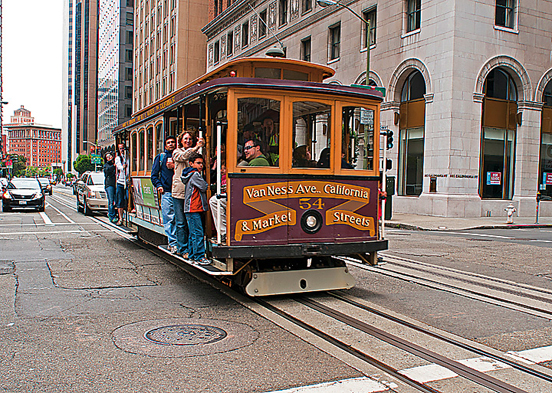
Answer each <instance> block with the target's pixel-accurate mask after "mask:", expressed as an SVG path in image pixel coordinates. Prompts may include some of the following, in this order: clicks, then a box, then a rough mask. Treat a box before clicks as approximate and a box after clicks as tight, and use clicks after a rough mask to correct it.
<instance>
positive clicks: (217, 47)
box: [213, 41, 220, 64]
mask: <svg viewBox="0 0 552 393" xmlns="http://www.w3.org/2000/svg"><path fill="white" fill-rule="evenodd" d="M213 55H214V60H215V64H218V62H219V61H220V41H217V42H215V48H214V54H213Z"/></svg>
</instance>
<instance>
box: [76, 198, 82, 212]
mask: <svg viewBox="0 0 552 393" xmlns="http://www.w3.org/2000/svg"><path fill="white" fill-rule="evenodd" d="M77 211H78V212H79V213H80V212H82V209H81V206H80V201H79V196H78V195H77Z"/></svg>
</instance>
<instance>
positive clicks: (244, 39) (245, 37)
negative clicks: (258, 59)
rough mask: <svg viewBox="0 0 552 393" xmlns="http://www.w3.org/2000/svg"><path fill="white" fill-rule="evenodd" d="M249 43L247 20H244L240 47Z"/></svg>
mask: <svg viewBox="0 0 552 393" xmlns="http://www.w3.org/2000/svg"><path fill="white" fill-rule="evenodd" d="M248 44H249V22H245V23H244V24H243V25H242V45H241V46H242V48H245V47H246V46H247V45H248Z"/></svg>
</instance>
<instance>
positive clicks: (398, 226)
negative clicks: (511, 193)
mask: <svg viewBox="0 0 552 393" xmlns="http://www.w3.org/2000/svg"><path fill="white" fill-rule="evenodd" d="M385 227H386V228H394V229H406V230H411V231H440V232H447V231H448V232H451V231H468V230H474V229H520V228H552V224H495V225H476V226H471V227H463V228H446V227H443V228H426V227H422V226H418V225H413V224H405V223H400V222H398V223H397V222H386V223H385Z"/></svg>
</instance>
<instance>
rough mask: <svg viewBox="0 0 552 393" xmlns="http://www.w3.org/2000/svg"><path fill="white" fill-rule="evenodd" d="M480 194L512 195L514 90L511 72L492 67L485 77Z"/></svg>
mask: <svg viewBox="0 0 552 393" xmlns="http://www.w3.org/2000/svg"><path fill="white" fill-rule="evenodd" d="M484 91H485V98H484V99H483V128H482V130H481V165H480V175H479V179H480V182H479V195H480V196H481V198H483V199H512V197H513V195H514V174H515V145H516V129H517V90H516V87H515V83H514V81H513V79H512V78H511V77H510V75H509V74H508V73H507V72H506V71H504V70H502V69H500V68H496V69H494V70H492V71H491V72H490V73H489V75H488V76H487V79H486V81H485V87H484Z"/></svg>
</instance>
